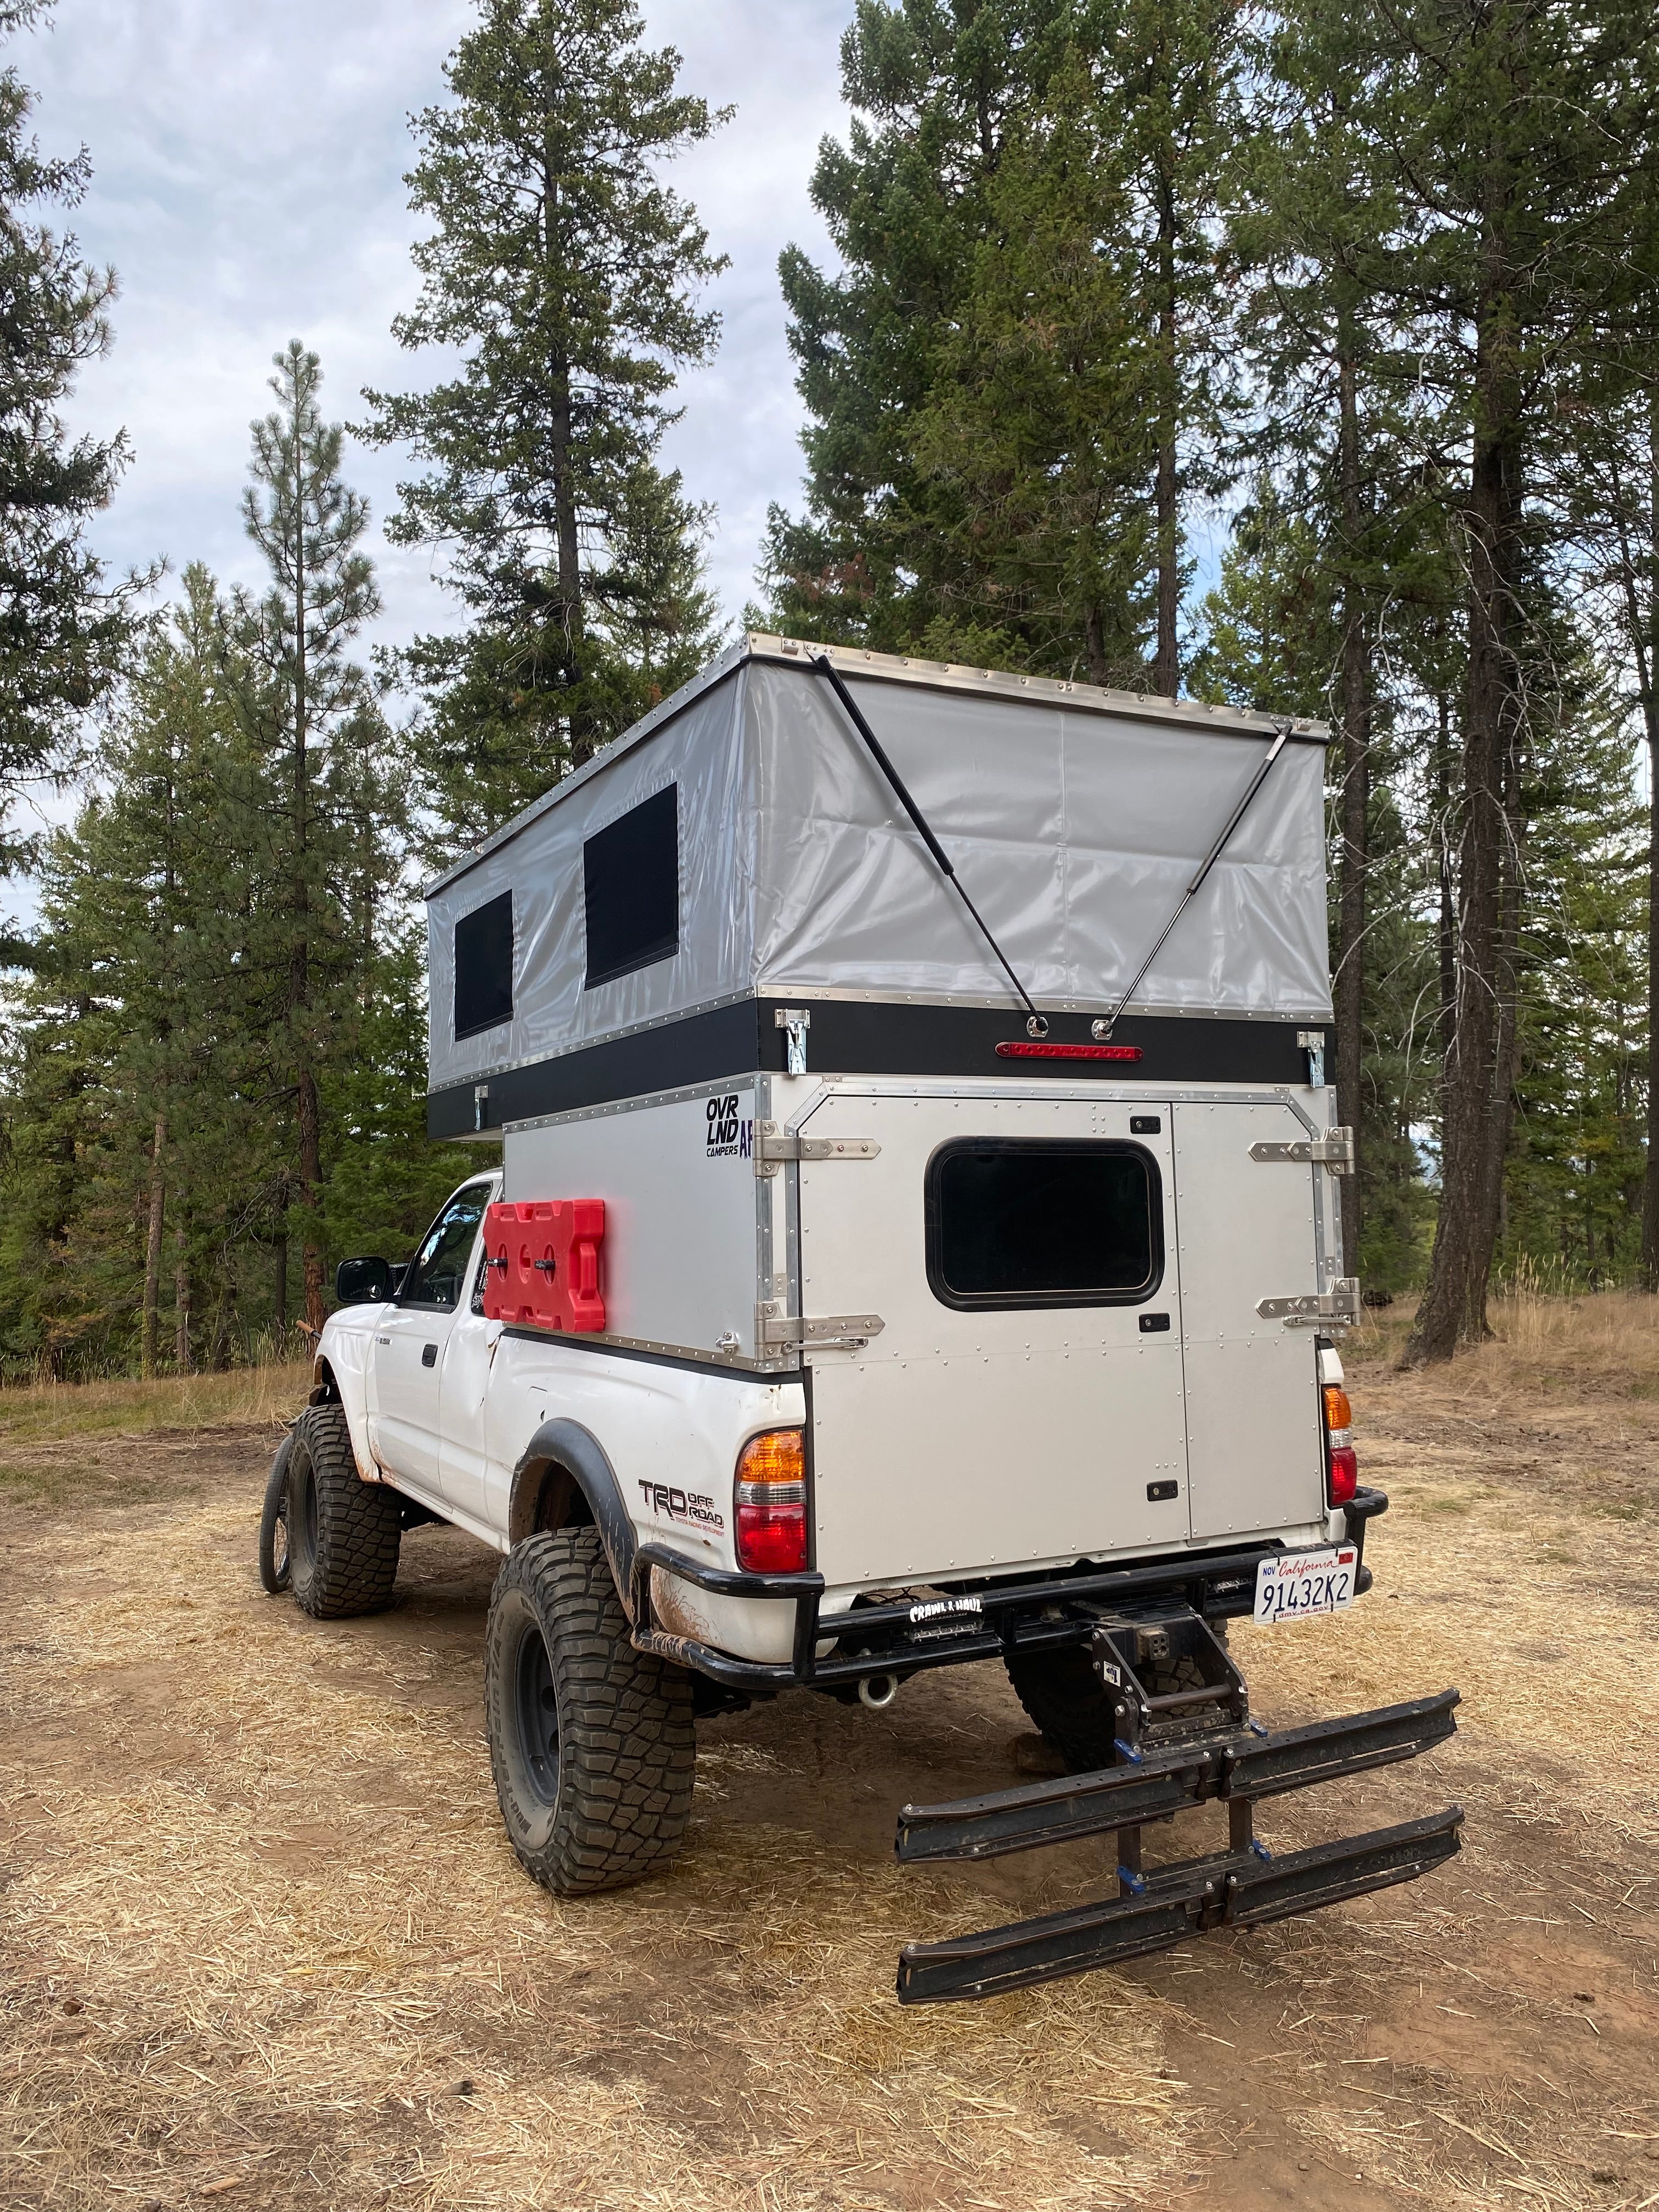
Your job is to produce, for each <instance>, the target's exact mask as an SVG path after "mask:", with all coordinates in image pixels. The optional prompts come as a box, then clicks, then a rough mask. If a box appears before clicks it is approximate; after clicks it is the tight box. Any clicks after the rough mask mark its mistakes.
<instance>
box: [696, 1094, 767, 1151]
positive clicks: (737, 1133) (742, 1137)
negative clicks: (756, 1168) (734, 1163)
mask: <svg viewBox="0 0 1659 2212" xmlns="http://www.w3.org/2000/svg"><path fill="white" fill-rule="evenodd" d="M741 1103H742V1100H741V1097H740V1094H739V1093H738V1092H737V1091H733V1092H732V1093H731V1095H730V1096H729V1097H725V1098H711V1099H710V1100H709V1102H708V1147H707V1151H706V1152H705V1155H704V1157H705V1158H708V1159H711V1160H747V1159H752V1158H753V1157H754V1152H755V1124H754V1122H753V1121H752V1120H749V1121H744V1120H742V1119H740V1118H739V1115H738V1107H739V1105H740V1104H741Z"/></svg>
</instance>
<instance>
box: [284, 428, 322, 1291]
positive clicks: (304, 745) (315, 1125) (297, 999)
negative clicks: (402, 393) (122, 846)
mask: <svg viewBox="0 0 1659 2212" xmlns="http://www.w3.org/2000/svg"><path fill="white" fill-rule="evenodd" d="M294 474H295V499H294V507H295V529H294V857H295V883H294V907H295V923H296V927H295V936H294V953H293V959H292V963H291V967H290V971H289V1019H290V1021H291V1023H292V1025H293V1026H292V1034H293V1037H294V1044H295V1094H296V1098H297V1113H296V1116H295V1118H296V1121H297V1122H298V1127H299V1138H300V1204H301V1209H302V1211H303V1214H304V1221H305V1231H304V1254H305V1257H304V1266H305V1299H306V1321H307V1325H308V1326H309V1327H310V1328H312V1329H313V1330H318V1331H320V1329H321V1328H322V1326H323V1320H324V1314H323V1249H322V1244H321V1242H320V1240H319V1236H318V1232H317V1203H318V1197H319V1193H320V1190H321V1188H322V1181H323V1158H322V1115H321V1114H320V1112H319V1108H318V1101H317V1075H316V1070H315V1068H314V1066H313V1062H312V1037H311V876H310V855H309V846H310V838H311V822H310V814H311V781H310V760H309V757H308V747H309V744H310V738H311V696H310V672H311V671H310V648H311V637H310V627H309V615H310V609H309V608H308V606H307V604H306V504H305V489H306V487H305V447H304V442H303V441H302V440H301V437H300V435H299V421H298V416H297V413H296V416H295V439H294Z"/></svg>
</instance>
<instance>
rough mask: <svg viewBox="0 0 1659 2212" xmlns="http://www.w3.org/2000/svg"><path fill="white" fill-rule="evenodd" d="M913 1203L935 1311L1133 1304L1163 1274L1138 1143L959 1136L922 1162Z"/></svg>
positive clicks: (1158, 1229) (1160, 1199)
mask: <svg viewBox="0 0 1659 2212" xmlns="http://www.w3.org/2000/svg"><path fill="white" fill-rule="evenodd" d="M924 1207H925V1217H926V1224H927V1280H928V1283H929V1285H931V1287H932V1289H933V1295H934V1297H936V1298H938V1299H939V1300H940V1302H941V1303H942V1304H945V1305H947V1306H956V1307H957V1308H959V1309H963V1310H975V1309H979V1308H983V1307H994V1306H1087V1305H1133V1304H1138V1303H1139V1301H1140V1300H1141V1299H1143V1298H1146V1297H1151V1296H1152V1292H1153V1291H1155V1290H1156V1289H1157V1288H1158V1284H1159V1282H1160V1281H1161V1279H1162V1278H1163V1274H1164V1190H1163V1180H1162V1178H1161V1176H1159V1174H1158V1163H1157V1161H1156V1160H1155V1159H1154V1158H1152V1154H1151V1153H1150V1152H1145V1151H1143V1150H1142V1148H1141V1147H1140V1146H1139V1145H1126V1144H1120V1143H1117V1142H1115V1141H1114V1140H1112V1139H1096V1140H1093V1141H1090V1140H1080V1141H1077V1142H1068V1141H1066V1140H1065V1139H1054V1138H1041V1137H1036V1138H1025V1139H1020V1138H1002V1137H964V1138H959V1139H957V1140H955V1141H954V1142H952V1143H951V1144H948V1145H942V1146H940V1147H939V1151H938V1152H935V1153H934V1154H933V1158H932V1159H931V1160H929V1162H928V1163H927V1179H926V1185H925V1193H924Z"/></svg>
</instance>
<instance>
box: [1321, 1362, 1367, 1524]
mask: <svg viewBox="0 0 1659 2212" xmlns="http://www.w3.org/2000/svg"><path fill="white" fill-rule="evenodd" d="M1358 1487H1359V1459H1358V1454H1357V1453H1356V1452H1355V1450H1354V1448H1353V1413H1352V1409H1351V1407H1349V1404H1348V1394H1347V1392H1346V1390H1345V1389H1343V1388H1342V1386H1341V1384H1340V1383H1327V1384H1326V1385H1325V1495H1326V1497H1327V1498H1328V1499H1329V1501H1330V1503H1331V1504H1333V1505H1347V1504H1351V1503H1352V1499H1353V1494H1354V1492H1355V1491H1357V1490H1358Z"/></svg>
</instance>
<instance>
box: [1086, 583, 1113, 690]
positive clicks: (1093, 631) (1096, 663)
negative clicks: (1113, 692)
mask: <svg viewBox="0 0 1659 2212" xmlns="http://www.w3.org/2000/svg"><path fill="white" fill-rule="evenodd" d="M1083 646H1084V650H1085V653H1087V654H1088V656H1089V681H1090V682H1091V684H1101V685H1103V686H1104V685H1105V684H1109V683H1110V681H1111V676H1112V671H1111V668H1110V665H1109V663H1108V661H1107V659H1106V629H1105V624H1104V623H1103V622H1102V620H1101V617H1100V603H1099V601H1098V600H1096V599H1091V601H1090V602H1089V605H1088V606H1087V608H1086V609H1085V612H1084V617H1083Z"/></svg>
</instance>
